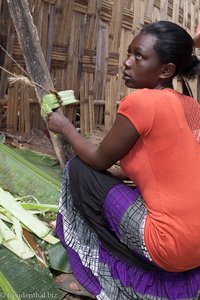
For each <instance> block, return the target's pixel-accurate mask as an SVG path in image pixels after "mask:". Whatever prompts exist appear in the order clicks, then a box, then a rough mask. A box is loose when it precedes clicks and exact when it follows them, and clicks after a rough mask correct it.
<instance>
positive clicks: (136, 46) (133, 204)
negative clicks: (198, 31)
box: [48, 21, 200, 300]
mask: <svg viewBox="0 0 200 300" xmlns="http://www.w3.org/2000/svg"><path fill="white" fill-rule="evenodd" d="M192 51H193V40H192V38H191V37H190V35H189V34H188V33H187V32H186V31H185V30H184V29H182V28H181V27H179V26H178V25H176V24H174V23H172V22H168V21H159V22H156V23H153V24H150V25H148V26H146V27H145V28H144V29H142V31H141V32H140V33H139V34H138V35H137V36H136V37H135V38H134V39H133V41H132V42H131V44H130V46H129V48H128V54H127V59H126V60H125V62H124V72H123V73H124V76H123V79H124V80H125V84H126V86H128V87H129V88H134V89H137V90H136V91H134V92H132V93H131V94H130V95H128V96H127V97H125V98H124V99H122V102H121V104H120V106H119V109H118V113H117V117H116V120H115V122H114V124H113V126H112V128H111V130H110V131H109V133H108V134H107V135H106V137H105V138H104V139H103V141H102V143H101V144H100V145H99V146H95V145H93V144H91V143H90V142H89V141H87V140H85V139H84V138H83V137H82V136H80V135H79V134H78V133H77V131H76V130H75V128H74V127H73V125H72V124H71V123H70V122H69V120H68V119H67V118H66V117H64V116H63V115H62V114H60V113H59V112H54V113H52V114H50V115H49V117H48V126H49V129H50V130H52V131H54V132H58V133H61V134H62V135H63V136H64V137H65V138H66V139H67V141H68V143H69V144H70V145H71V146H72V147H73V149H74V151H75V153H76V154H77V157H75V158H73V159H71V160H70V161H69V162H68V164H67V166H66V169H65V173H64V176H63V184H62V195H61V199H60V206H59V213H58V219H57V233H58V236H59V238H60V240H61V241H62V242H63V244H64V245H65V247H66V250H67V253H68V258H69V261H70V264H71V266H72V270H73V272H74V275H75V277H76V279H77V280H78V282H79V283H80V284H81V285H82V286H84V287H85V288H86V290H88V291H89V292H90V293H91V294H93V295H94V296H96V298H97V299H101V300H102V299H111V300H115V299H120V300H125V299H170V300H177V299H182V300H186V299H199V298H198V297H200V242H199V237H200V218H199V212H200V201H199V199H200V185H199V178H200V148H199V141H200V107H199V105H198V103H197V102H196V100H194V99H193V98H191V97H189V96H185V95H182V94H179V93H178V92H176V91H174V90H173V84H172V80H173V78H174V77H175V76H181V77H186V78H190V77H191V76H193V75H195V73H196V70H197V68H198V66H199V61H198V59H197V58H196V57H195V56H193V55H192ZM117 161H120V165H121V169H119V170H115V169H112V165H113V164H115V163H116V162H117ZM108 169H109V170H108ZM107 170H108V171H107ZM111 173H112V174H111ZM113 175H115V176H113ZM126 177H128V178H130V179H131V180H132V181H133V182H134V183H135V184H136V186H137V188H131V187H129V186H127V185H126V184H124V183H123V182H122V181H121V180H120V179H124V178H126ZM119 178H120V179H119ZM61 280H62V279H61ZM71 287H72V288H74V289H78V288H79V287H78V283H77V285H76V282H74V285H73V284H72V285H71ZM80 293H81V291H80Z"/></svg>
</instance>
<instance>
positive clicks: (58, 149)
mask: <svg viewBox="0 0 200 300" xmlns="http://www.w3.org/2000/svg"><path fill="white" fill-rule="evenodd" d="M7 3H8V7H9V10H10V13H11V17H12V20H13V23H14V26H15V29H16V32H17V36H18V41H19V45H20V47H21V50H22V53H23V56H24V60H25V63H26V68H27V71H28V73H29V75H30V78H31V80H32V81H34V82H36V83H38V84H39V85H41V86H42V87H43V88H44V89H45V90H46V91H50V90H52V89H53V88H54V87H53V82H52V80H51V76H50V73H49V70H48V67H47V64H46V62H45V59H44V55H43V53H42V49H41V45H40V42H39V37H38V32H37V29H36V27H35V25H34V24H33V19H32V16H31V13H30V11H29V5H28V2H27V0H7ZM35 91H36V95H37V99H38V102H39V103H40V102H41V99H42V97H43V96H44V94H45V92H44V91H43V90H42V89H41V88H39V87H36V86H35ZM50 136H51V141H52V144H53V147H54V150H55V153H56V155H57V158H58V160H59V163H60V166H61V168H64V166H65V154H64V150H63V146H62V144H61V142H60V141H59V139H58V138H57V137H55V136H54V135H53V134H52V133H51V132H50Z"/></svg>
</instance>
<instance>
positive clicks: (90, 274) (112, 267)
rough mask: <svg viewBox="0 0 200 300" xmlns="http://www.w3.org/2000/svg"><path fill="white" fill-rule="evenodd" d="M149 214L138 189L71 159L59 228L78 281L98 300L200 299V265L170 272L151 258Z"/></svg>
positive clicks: (65, 176) (58, 222)
mask: <svg viewBox="0 0 200 300" xmlns="http://www.w3.org/2000/svg"><path fill="white" fill-rule="evenodd" d="M146 214H147V210H146V208H145V205H144V203H143V200H142V197H141V195H140V192H139V190H138V189H137V188H135V189H134V188H131V187H129V186H127V185H126V184H124V183H122V182H121V181H119V180H118V179H116V178H115V177H114V176H112V175H111V174H110V173H108V172H105V173H100V172H96V171H94V170H92V169H91V168H89V167H87V166H86V165H85V164H84V163H82V162H81V161H80V160H79V159H78V158H77V157H75V158H73V159H72V160H70V161H69V162H68V164H67V166H66V168H65V172H64V175H63V182H62V190H61V197H60V203H59V212H58V216H57V224H56V232H57V235H58V237H59V238H60V240H61V242H62V243H63V245H64V247H65V248H66V251H67V255H68V259H69V262H70V265H71V268H72V270H73V273H74V275H75V277H76V278H77V280H78V281H79V282H80V284H81V285H83V286H84V287H85V288H86V289H87V290H88V291H89V292H90V293H92V294H93V295H95V296H96V298H97V299H99V300H127V299H130V300H132V299H145V300H146V299H151V300H154V299H162V300H188V299H190V300H197V299H200V268H197V269H194V270H191V271H187V272H177V273H174V272H173V273H172V272H167V271H164V270H161V269H160V268H158V267H157V266H155V265H154V263H153V262H152V261H151V258H150V256H149V254H148V252H147V249H146V246H145V243H144V223H145V218H146Z"/></svg>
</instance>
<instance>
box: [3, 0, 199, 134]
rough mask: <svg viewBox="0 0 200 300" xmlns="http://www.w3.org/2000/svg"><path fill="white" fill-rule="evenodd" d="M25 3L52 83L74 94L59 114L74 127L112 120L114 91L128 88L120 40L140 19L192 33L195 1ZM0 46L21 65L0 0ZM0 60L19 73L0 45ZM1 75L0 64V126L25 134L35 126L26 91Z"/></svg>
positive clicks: (38, 122) (120, 93)
mask: <svg viewBox="0 0 200 300" xmlns="http://www.w3.org/2000/svg"><path fill="white" fill-rule="evenodd" d="M29 5H30V11H31V14H32V16H33V20H34V24H35V25H36V27H37V30H38V34H39V38H40V43H41V47H42V50H43V53H44V56H45V59H46V63H47V66H48V68H49V70H50V73H51V76H52V79H53V82H54V86H55V88H56V89H57V90H58V91H60V90H65V89H73V90H74V92H75V96H76V98H77V99H79V100H80V104H79V105H70V106H68V107H67V108H65V113H66V115H67V116H68V117H69V119H70V120H71V121H72V122H73V123H75V122H77V120H79V118H80V128H81V131H82V132H91V131H93V130H94V129H95V128H96V126H98V125H103V126H104V127H105V129H109V128H110V126H111V125H112V124H113V121H114V119H115V116H116V110H117V106H118V104H119V102H120V100H121V98H122V97H124V96H125V95H127V94H128V93H129V89H128V88H126V87H125V85H124V82H123V80H122V71H123V60H124V59H125V57H126V53H127V47H128V45H129V43H130V42H131V40H132V38H133V37H134V35H135V34H137V33H138V32H139V31H140V29H141V28H142V27H143V26H144V25H145V24H148V23H151V22H153V21H157V20H171V21H173V22H175V23H177V24H179V25H181V26H182V27H184V28H185V29H186V30H187V31H188V32H189V33H190V34H191V36H192V37H194V36H195V30H196V26H197V24H198V22H199V21H200V1H199V0H29ZM0 45H1V46H3V47H4V48H5V49H6V50H7V52H8V53H9V54H10V55H11V56H12V57H13V58H14V60H15V61H16V62H17V63H18V64H19V65H20V66H21V67H22V68H24V69H25V63H24V59H23V54H22V52H21V49H20V47H19V44H18V41H17V37H16V34H15V30H14V28H13V24H12V20H11V17H10V14H9V11H8V7H7V1H6V0H0ZM197 54H198V53H197ZM0 65H1V66H3V67H4V68H5V69H7V70H9V71H10V72H15V73H16V74H22V71H21V70H20V69H19V68H18V67H17V66H16V64H15V63H14V62H13V61H12V60H11V59H10V58H9V57H8V55H6V54H5V53H4V52H3V51H2V50H1V49H0ZM7 77H8V75H7V74H6V73H5V72H4V71H2V70H1V71H0V130H1V131H2V130H5V131H7V132H9V133H16V132H20V133H25V134H29V133H30V132H31V130H32V129H34V128H37V129H41V128H43V127H44V126H45V125H44V122H43V120H42V118H41V116H40V109H39V105H38V103H37V100H36V96H35V94H34V91H33V90H32V89H31V88H27V87H23V86H21V85H20V84H16V85H15V86H9V85H8V82H7ZM175 85H176V88H177V89H178V88H179V84H178V83H177V82H175ZM196 85H197V84H196V82H194V83H193V84H192V90H193V93H194V95H196V93H197V91H196Z"/></svg>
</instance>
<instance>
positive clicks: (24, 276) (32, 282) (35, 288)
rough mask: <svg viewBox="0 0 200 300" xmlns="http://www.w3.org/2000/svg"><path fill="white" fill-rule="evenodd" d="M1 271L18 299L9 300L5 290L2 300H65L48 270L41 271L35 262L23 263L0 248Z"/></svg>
mask: <svg viewBox="0 0 200 300" xmlns="http://www.w3.org/2000/svg"><path fill="white" fill-rule="evenodd" d="M0 270H1V273H2V274H3V277H4V278H3V279H4V280H5V279H6V281H7V282H9V286H11V287H12V289H13V291H14V294H15V295H17V297H18V298H11V297H10V298H9V297H8V296H9V295H8V292H7V290H6V291H5V290H3V291H2V293H0V297H2V299H6V297H7V298H8V299H11V300H16V299H20V300H21V299H23V300H30V299H31V300H34V299H37V300H38V299H43V300H49V299H56V300H61V299H63V296H64V294H63V293H62V292H61V291H60V290H59V289H58V287H57V286H56V284H55V282H54V280H53V276H52V274H51V273H50V271H49V270H48V269H47V268H45V269H39V267H38V266H37V264H36V263H35V262H34V261H33V260H31V259H29V260H27V261H23V260H21V259H20V258H18V257H17V256H15V255H14V254H12V252H10V251H9V250H7V249H5V248H4V247H2V248H0ZM0 286H1V284H0ZM1 290H2V287H1ZM9 293H10V292H9Z"/></svg>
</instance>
